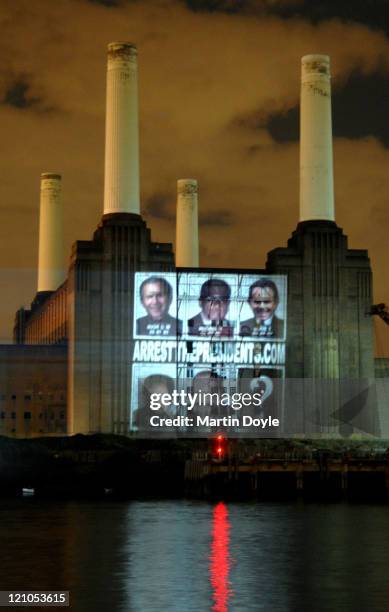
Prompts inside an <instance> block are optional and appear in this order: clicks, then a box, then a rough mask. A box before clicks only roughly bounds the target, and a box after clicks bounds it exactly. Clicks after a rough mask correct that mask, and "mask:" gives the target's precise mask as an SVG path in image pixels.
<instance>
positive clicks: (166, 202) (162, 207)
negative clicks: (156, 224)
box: [143, 192, 174, 221]
mask: <svg viewBox="0 0 389 612" xmlns="http://www.w3.org/2000/svg"><path fill="white" fill-rule="evenodd" d="M143 210H144V212H145V213H146V215H150V216H151V217H154V218H155V219H166V220H168V221H172V220H173V219H174V214H173V206H172V201H171V197H170V195H169V194H167V193H162V192H160V193H154V194H152V195H151V196H149V197H148V198H147V199H146V201H145V203H144V207H143Z"/></svg>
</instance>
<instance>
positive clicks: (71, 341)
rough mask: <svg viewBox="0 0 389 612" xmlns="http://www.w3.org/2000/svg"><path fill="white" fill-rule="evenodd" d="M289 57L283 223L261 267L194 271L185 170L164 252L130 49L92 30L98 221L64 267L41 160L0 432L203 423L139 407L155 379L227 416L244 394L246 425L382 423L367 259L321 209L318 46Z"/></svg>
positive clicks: (322, 91) (329, 173)
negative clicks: (291, 223) (146, 213)
mask: <svg viewBox="0 0 389 612" xmlns="http://www.w3.org/2000/svg"><path fill="white" fill-rule="evenodd" d="M301 68H302V77H301V114H300V218H299V219H298V220H297V219H296V229H295V231H294V232H293V233H292V235H291V236H290V237H289V238H288V237H287V236H285V245H283V246H275V248H274V249H273V250H271V251H270V252H269V253H268V255H267V261H266V263H265V266H264V267H262V268H258V269H250V270H241V269H239V270H237V269H234V268H230V269H204V268H203V269H201V268H199V258H198V213H197V207H198V185H197V181H196V180H195V179H193V178H192V179H180V180H178V182H177V222H176V232H177V239H176V253H175V254H174V252H173V248H172V245H170V244H164V243H163V244H162V243H157V242H153V241H152V238H151V231H150V228H148V227H147V225H146V223H145V221H144V220H143V219H142V216H141V213H140V196H139V191H140V190H139V135H138V131H139V130H138V92H137V49H136V47H135V46H134V45H132V44H129V43H122V42H119V43H111V44H109V45H108V66H107V98H106V139H105V184H104V210H103V211H102V218H101V222H100V224H99V226H98V227H97V228H96V229H95V231H94V233H93V235H92V237H91V239H90V240H87V241H84V240H83V241H77V242H75V243H74V245H73V247H72V251H71V254H70V261H69V267H68V269H67V270H66V268H65V264H64V259H63V248H62V200H61V176H60V174H53V173H44V174H42V176H41V196H40V197H41V200H40V223H39V265H38V284H37V292H36V295H35V297H33V296H32V302H31V306H30V308H28V309H27V308H21V309H20V310H19V311H18V312H17V313H16V316H15V325H14V344H10V345H3V346H1V347H0V434H2V435H7V436H17V437H29V436H39V435H65V434H69V435H72V434H75V433H83V434H89V433H97V432H101V433H115V434H125V435H131V436H148V435H150V436H152V435H157V434H161V435H164V436H169V435H172V433H171V432H170V434H169V432H168V431H167V430H166V428H164V427H163V426H162V427H159V428H158V426H157V428H154V427H151V426H150V414H151V415H155V417H157V416H158V419H159V420H160V421H161V422H162V421H163V419H162V418H161V415H162V414H163V415H164V416H165V417H170V418H172V419H174V418H176V417H182V419H181V421H180V426H179V428H178V429H179V433H180V435H184V436H186V437H192V436H194V435H209V433H210V432H211V431H214V430H213V429H212V427H207V426H205V427H204V428H203V430H201V428H199V427H196V426H195V427H194V428H192V427H191V423H190V422H189V421H188V420H185V419H184V418H183V416H184V412H185V411H187V405H186V404H185V401H181V402H180V403H177V402H176V403H175V402H174V401H170V402H169V401H167V402H163V405H162V408H161V409H160V410H154V412H150V398H151V397H152V396H153V393H154V394H159V395H160V396H161V397H163V395H166V396H169V397H171V396H172V393H173V390H174V389H175V390H177V392H178V391H180V390H181V391H184V392H188V393H189V392H190V391H192V392H193V393H195V392H198V391H209V392H210V393H209V394H208V395H210V394H211V395H212V394H213V393H215V394H219V395H225V396H227V397H229V401H226V403H225V406H224V407H225V412H226V413H227V412H228V413H230V414H233V415H235V416H236V415H237V414H238V413H239V410H240V409H241V408H242V406H241V405H239V406H238V405H236V406H235V405H234V403H233V402H234V398H235V396H236V397H237V394H238V395H239V394H240V396H242V394H243V393H245V392H247V394H249V395H250V393H251V397H254V398H255V397H260V398H261V401H260V402H258V404H255V403H254V405H251V404H250V405H249V406H248V410H249V411H251V412H250V414H254V415H257V416H260V417H266V416H267V415H271V416H272V417H276V419H273V423H275V422H277V427H273V428H272V427H270V429H269V430H268V431H265V432H262V434H261V435H262V436H263V435H267V436H268V437H277V436H278V437H299V436H300V437H304V436H307V437H314V436H323V437H335V438H336V437H341V436H351V435H354V436H358V435H359V436H369V437H378V436H379V437H389V435H388V434H389V431H387V430H389V427H388V426H387V423H386V419H387V417H386V408H385V402H384V395H385V394H383V393H381V388H380V387H379V385H378V383H379V377H378V367H377V361H378V360H375V358H374V346H373V317H372V316H371V314H372V313H373V311H374V306H373V303H372V271H371V267H370V261H369V257H368V253H367V251H366V250H354V249H349V248H348V243H347V236H346V235H345V234H344V233H343V230H342V228H340V227H338V225H337V224H336V219H335V205H334V187H333V160H332V125H331V87H330V62H329V57H328V56H326V55H307V56H304V57H303V58H302V66H301ZM91 229H92V228H91ZM256 392H257V393H256ZM180 397H181V399H182V398H183V395H181V396H180ZM196 397H200V396H196ZM231 398H232V402H231ZM200 404H201V402H200ZM222 407H223V406H222ZM222 407H221V406H220V405H218V406H217V410H216V408H215V407H213V406H212V405H210V404H209V401H208V404H207V402H205V404H204V405H203V406H201V405H199V406H197V414H205V413H206V411H207V410H208V409H209V410H210V411H211V413H212V412H213V413H214V414H216V413H217V414H219V415H220V413H221V408H222ZM243 407H245V405H244V406H243ZM192 408H193V406H192ZM195 412H196V408H194V409H193V414H195ZM158 419H156V423H157V425H158ZM154 420H155V419H154ZM231 422H232V424H233V425H234V427H233V428H232V433H233V434H239V433H242V434H244V435H249V436H250V435H254V432H253V431H249V430H248V429H246V430H245V429H244V428H243V429H242V428H241V427H240V424H239V423H238V422H237V420H236V419H235V420H232V421H231ZM202 423H203V424H204V423H205V424H207V422H206V421H205V420H204V419H203V420H202ZM197 425H198V423H197ZM208 425H209V423H208ZM211 425H212V423H211ZM155 429H157V432H156V431H155ZM175 432H176V433H177V430H175Z"/></svg>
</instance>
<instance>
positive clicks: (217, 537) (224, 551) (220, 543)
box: [209, 502, 232, 612]
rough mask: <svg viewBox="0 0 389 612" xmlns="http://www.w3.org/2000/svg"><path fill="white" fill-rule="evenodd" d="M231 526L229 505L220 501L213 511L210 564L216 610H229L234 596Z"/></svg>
mask: <svg viewBox="0 0 389 612" xmlns="http://www.w3.org/2000/svg"><path fill="white" fill-rule="evenodd" d="M230 528H231V527H230V522H229V520H228V509H227V506H226V505H225V504H224V503H223V502H219V503H218V504H217V505H216V506H215V509H214V511H213V524H212V548H211V555H210V560H211V562H210V565H209V574H210V582H211V585H212V589H213V593H212V597H213V600H214V604H213V606H212V610H213V611H214V612H227V610H228V608H227V605H228V602H229V600H230V599H231V596H232V591H231V589H230V587H229V585H230V581H229V579H228V576H229V572H230V566H231V558H230V552H229V544H230Z"/></svg>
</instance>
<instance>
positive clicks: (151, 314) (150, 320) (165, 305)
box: [134, 272, 182, 338]
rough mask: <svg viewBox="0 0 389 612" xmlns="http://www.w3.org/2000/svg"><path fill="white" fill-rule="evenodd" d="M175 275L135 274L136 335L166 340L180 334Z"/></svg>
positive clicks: (180, 326) (180, 323) (180, 325)
mask: <svg viewBox="0 0 389 612" xmlns="http://www.w3.org/2000/svg"><path fill="white" fill-rule="evenodd" d="M175 292H176V274H175V273H174V272H171V273H165V274H152V273H138V274H136V275H135V304H134V315H135V319H134V336H135V337H148V338H149V337H154V338H160V337H162V338H166V337H172V336H173V337H174V336H177V335H181V333H182V321H180V320H179V319H177V317H176V316H175V315H176V311H177V305H176V295H175Z"/></svg>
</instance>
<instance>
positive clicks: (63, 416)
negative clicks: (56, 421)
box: [59, 412, 65, 420]
mask: <svg viewBox="0 0 389 612" xmlns="http://www.w3.org/2000/svg"><path fill="white" fill-rule="evenodd" d="M59 418H60V419H62V420H63V419H64V418H65V413H64V412H60V413H59Z"/></svg>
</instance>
